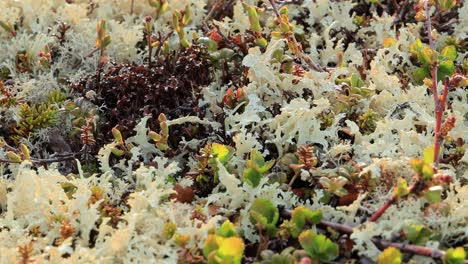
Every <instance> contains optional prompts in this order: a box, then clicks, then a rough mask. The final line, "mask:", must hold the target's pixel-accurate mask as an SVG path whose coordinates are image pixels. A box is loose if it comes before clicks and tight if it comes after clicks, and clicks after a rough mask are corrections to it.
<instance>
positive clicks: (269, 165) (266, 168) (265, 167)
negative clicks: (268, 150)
mask: <svg viewBox="0 0 468 264" xmlns="http://www.w3.org/2000/svg"><path fill="white" fill-rule="evenodd" d="M274 165H275V161H274V160H270V161H267V162H265V164H264V165H263V166H261V167H260V168H258V171H259V172H260V173H262V174H263V173H265V172H267V171H269V170H270V169H271V168H272V167H273V166H274Z"/></svg>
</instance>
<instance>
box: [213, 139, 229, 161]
mask: <svg viewBox="0 0 468 264" xmlns="http://www.w3.org/2000/svg"><path fill="white" fill-rule="evenodd" d="M211 147H212V149H211V152H212V153H213V154H214V155H215V156H216V157H217V158H218V159H219V161H220V162H221V163H222V164H226V163H227V162H228V161H229V160H230V159H231V158H232V156H233V155H234V149H233V148H232V147H230V146H226V145H223V144H219V143H213V144H212V145H211Z"/></svg>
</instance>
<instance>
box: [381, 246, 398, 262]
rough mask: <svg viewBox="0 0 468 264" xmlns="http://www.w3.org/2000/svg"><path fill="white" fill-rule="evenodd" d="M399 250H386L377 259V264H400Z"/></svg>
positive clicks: (389, 248)
mask: <svg viewBox="0 0 468 264" xmlns="http://www.w3.org/2000/svg"><path fill="white" fill-rule="evenodd" d="M401 261H402V260H401V253H400V250H398V249H396V248H394V247H388V248H386V249H385V250H384V251H383V252H382V253H381V254H380V255H379V258H378V259H377V263H378V264H401Z"/></svg>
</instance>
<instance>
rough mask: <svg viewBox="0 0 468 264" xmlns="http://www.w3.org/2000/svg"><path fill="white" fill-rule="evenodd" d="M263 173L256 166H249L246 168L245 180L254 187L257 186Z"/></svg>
mask: <svg viewBox="0 0 468 264" xmlns="http://www.w3.org/2000/svg"><path fill="white" fill-rule="evenodd" d="M261 178H262V174H261V173H260V172H259V171H258V170H257V169H255V168H247V169H245V170H244V176H243V180H244V181H245V182H246V183H247V184H249V185H250V186H252V187H254V188H255V187H257V186H258V185H259V184H260V180H261Z"/></svg>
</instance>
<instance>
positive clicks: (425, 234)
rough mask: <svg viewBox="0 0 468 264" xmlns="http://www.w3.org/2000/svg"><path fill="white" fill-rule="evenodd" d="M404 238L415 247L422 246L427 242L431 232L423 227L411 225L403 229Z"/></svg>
mask: <svg viewBox="0 0 468 264" xmlns="http://www.w3.org/2000/svg"><path fill="white" fill-rule="evenodd" d="M405 233H406V238H408V240H409V241H410V242H412V243H414V244H416V245H422V244H424V243H425V242H426V241H428V240H429V236H430V235H431V231H430V230H429V229H427V228H426V227H424V226H423V225H417V224H411V225H408V226H407V227H405Z"/></svg>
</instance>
